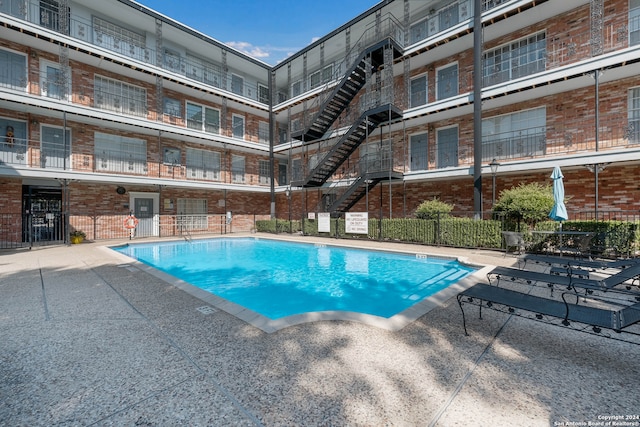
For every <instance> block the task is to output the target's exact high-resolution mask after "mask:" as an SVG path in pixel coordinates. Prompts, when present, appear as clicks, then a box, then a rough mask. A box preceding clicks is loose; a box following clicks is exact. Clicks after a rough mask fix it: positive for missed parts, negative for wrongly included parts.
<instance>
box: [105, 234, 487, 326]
mask: <svg viewBox="0 0 640 427" xmlns="http://www.w3.org/2000/svg"><path fill="white" fill-rule="evenodd" d="M113 249H114V250H117V251H118V252H121V253H123V254H125V255H128V256H130V257H132V258H135V259H137V260H139V261H141V262H143V263H145V264H148V265H150V266H153V267H155V268H157V269H159V270H161V271H164V272H165V273H168V274H170V275H172V276H174V277H177V278H179V279H182V280H184V281H185V282H188V283H190V284H192V285H194V286H197V287H199V288H201V289H204V290H206V291H208V292H211V293H213V294H215V295H217V296H219V297H221V298H224V299H227V300H229V301H232V302H234V303H236V304H239V305H242V306H244V307H246V308H248V309H250V310H253V311H255V312H257V313H260V314H262V315H263V316H266V317H268V318H270V319H272V320H275V319H279V318H282V317H286V316H290V315H294V314H300V313H307V312H314V311H329V310H340V311H353V312H358V313H365V314H372V315H376V316H381V317H386V318H388V317H391V316H393V315H395V314H397V313H399V312H401V311H403V310H405V309H407V308H409V307H410V306H412V305H414V304H416V303H418V302H419V301H421V300H423V299H424V298H426V297H428V296H431V295H433V294H435V293H436V292H438V291H440V290H442V289H444V288H446V287H448V286H449V285H451V284H452V283H455V282H457V281H458V280H460V279H461V278H463V277H464V276H466V275H468V274H469V273H471V272H473V271H475V270H474V269H473V268H471V267H467V266H464V265H462V264H460V263H458V262H457V261H455V260H446V259H439V258H431V257H430V258H428V259H426V258H423V257H419V256H417V255H415V254H414V255H409V254H397V253H389V252H379V251H367V250H360V249H347V248H341V247H334V246H324V245H312V244H304V243H292V242H281V241H273V240H262V239H255V238H246V239H245V238H227V239H225V238H220V239H210V240H194V241H193V242H191V243H189V242H182V241H180V242H165V243H148V244H135V245H127V246H122V247H117V248H113Z"/></svg>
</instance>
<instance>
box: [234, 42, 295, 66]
mask: <svg viewBox="0 0 640 427" xmlns="http://www.w3.org/2000/svg"><path fill="white" fill-rule="evenodd" d="M225 44H226V45H228V46H230V47H232V48H234V49H236V50H239V51H240V52H242V53H245V54H247V55H249V56H251V57H253V58H257V59H260V60H262V61H265V62H267V63H274V64H278V63H280V62H282V61H283V60H284V59H285V58H288V57H289V56H291V55H293V54H294V53H295V52H297V51H299V50H300V48H296V47H285V46H280V47H278V46H254V45H253V44H251V43H249V42H238V41H231V42H226V43H225Z"/></svg>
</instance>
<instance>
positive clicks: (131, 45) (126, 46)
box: [93, 16, 147, 60]
mask: <svg viewBox="0 0 640 427" xmlns="http://www.w3.org/2000/svg"><path fill="white" fill-rule="evenodd" d="M93 31H94V37H93V40H94V43H95V44H96V45H98V46H101V47H104V48H106V49H109V50H112V51H114V52H118V53H120V54H122V55H126V56H129V57H132V58H136V59H140V60H145V47H146V44H147V41H146V37H145V35H144V34H138V33H136V32H135V31H131V30H129V29H126V28H124V27H121V26H119V25H116V24H114V23H111V22H109V21H106V20H104V19H102V18H98V17H95V16H94V17H93Z"/></svg>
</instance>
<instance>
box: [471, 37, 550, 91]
mask: <svg viewBox="0 0 640 427" xmlns="http://www.w3.org/2000/svg"><path fill="white" fill-rule="evenodd" d="M546 56H547V42H546V35H545V33H544V32H541V33H537V34H534V35H532V36H529V37H526V38H524V39H521V40H517V41H514V42H511V43H509V44H506V45H502V46H499V47H497V48H495V49H492V50H490V51H488V52H486V53H485V54H484V55H483V60H482V63H483V79H484V82H483V84H484V86H491V85H495V84H498V83H503V82H506V81H509V80H512V79H516V78H519V77H524V76H528V75H530V74H535V73H538V72H541V71H544V70H545V68H546Z"/></svg>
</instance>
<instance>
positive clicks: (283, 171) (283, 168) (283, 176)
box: [278, 162, 288, 185]
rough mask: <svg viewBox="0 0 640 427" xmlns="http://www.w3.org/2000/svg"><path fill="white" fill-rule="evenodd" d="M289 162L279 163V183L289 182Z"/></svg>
mask: <svg viewBox="0 0 640 427" xmlns="http://www.w3.org/2000/svg"><path fill="white" fill-rule="evenodd" d="M287 183H288V181H287V164H286V163H282V162H280V163H278V185H285V184H287Z"/></svg>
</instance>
